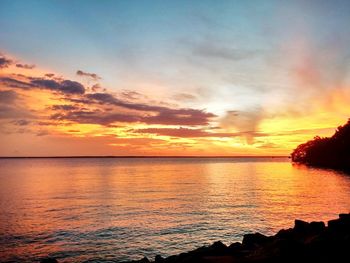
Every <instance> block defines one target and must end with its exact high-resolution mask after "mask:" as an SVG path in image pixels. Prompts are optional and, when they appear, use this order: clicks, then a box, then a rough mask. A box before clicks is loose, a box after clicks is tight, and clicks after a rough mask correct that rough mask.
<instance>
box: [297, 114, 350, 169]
mask: <svg viewBox="0 0 350 263" xmlns="http://www.w3.org/2000/svg"><path fill="white" fill-rule="evenodd" d="M291 158H292V161H293V162H296V163H302V164H306V165H311V166H318V167H325V168H333V169H342V170H350V119H349V120H348V122H347V123H346V124H345V125H343V126H339V127H338V128H337V130H336V132H335V134H334V135H333V136H332V137H325V138H321V137H319V136H316V137H315V138H314V139H313V140H310V141H308V142H306V143H303V144H300V145H299V146H298V147H297V148H296V149H295V150H294V151H293V152H292V154H291Z"/></svg>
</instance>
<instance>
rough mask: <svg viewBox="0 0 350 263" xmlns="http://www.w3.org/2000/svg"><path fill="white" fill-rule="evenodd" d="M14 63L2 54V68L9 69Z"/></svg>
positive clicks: (0, 56) (0, 63)
mask: <svg viewBox="0 0 350 263" xmlns="http://www.w3.org/2000/svg"><path fill="white" fill-rule="evenodd" d="M12 63H13V61H12V60H11V59H9V58H6V57H5V56H3V55H1V54H0V68H7V67H8V66H10V65H11V64H12Z"/></svg>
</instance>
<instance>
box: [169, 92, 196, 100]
mask: <svg viewBox="0 0 350 263" xmlns="http://www.w3.org/2000/svg"><path fill="white" fill-rule="evenodd" d="M173 98H174V99H175V100H178V101H192V100H195V99H196V96H194V95H192V94H189V93H177V94H175V95H174V96H173Z"/></svg>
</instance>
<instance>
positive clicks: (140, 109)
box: [0, 0, 350, 156]
mask: <svg viewBox="0 0 350 263" xmlns="http://www.w3.org/2000/svg"><path fill="white" fill-rule="evenodd" d="M349 25H350V2H349V1H346V0H344V1H280V0H276V1H258V0H256V1H243V0H242V1H203V0H201V1H49V0H45V1H16V0H15V1H14V0H11V1H6V0H2V1H0V53H1V55H0V143H1V147H0V155H1V156H63V155H230V156H234V155H288V154H289V153H290V152H291V150H293V149H294V148H295V147H296V146H297V145H298V144H300V143H302V142H304V141H306V140H309V139H311V138H313V137H314V136H315V135H320V136H330V135H332V134H333V133H334V130H335V128H336V127H337V126H339V125H341V124H343V123H345V122H346V121H347V119H348V118H349V117H350V114H349V113H350V74H349V73H350V48H349V47H350V26H349Z"/></svg>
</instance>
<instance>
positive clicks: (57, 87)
mask: <svg viewBox="0 0 350 263" xmlns="http://www.w3.org/2000/svg"><path fill="white" fill-rule="evenodd" d="M27 80H28V81H29V82H25V81H22V80H17V79H15V78H12V77H0V83H2V84H3V85H5V86H7V87H11V88H19V89H33V88H37V89H44V90H50V91H54V92H61V93H64V94H68V95H69V94H84V93H85V88H84V86H83V85H82V84H80V83H79V82H76V81H72V80H62V81H57V80H53V79H44V78H32V77H28V78H27Z"/></svg>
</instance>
